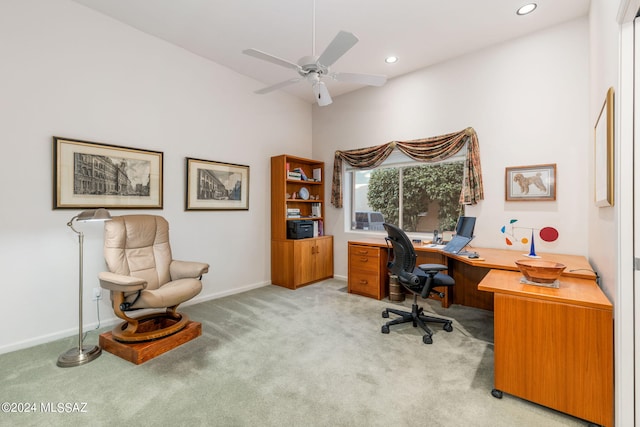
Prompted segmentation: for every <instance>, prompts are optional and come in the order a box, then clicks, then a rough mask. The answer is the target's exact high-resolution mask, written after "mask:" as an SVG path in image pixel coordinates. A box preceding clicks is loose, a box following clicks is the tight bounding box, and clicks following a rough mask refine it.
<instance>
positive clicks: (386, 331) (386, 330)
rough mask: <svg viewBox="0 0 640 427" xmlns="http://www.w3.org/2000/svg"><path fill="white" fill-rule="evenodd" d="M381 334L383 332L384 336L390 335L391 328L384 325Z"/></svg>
mask: <svg viewBox="0 0 640 427" xmlns="http://www.w3.org/2000/svg"><path fill="white" fill-rule="evenodd" d="M387 317H389V316H388V315H387ZM380 332H382V333H383V334H388V333H389V327H388V326H387V325H382V330H381V331H380Z"/></svg>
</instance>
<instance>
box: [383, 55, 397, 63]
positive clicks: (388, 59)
mask: <svg viewBox="0 0 640 427" xmlns="http://www.w3.org/2000/svg"><path fill="white" fill-rule="evenodd" d="M384 62H386V63H387V64H393V63H395V62H398V57H397V56H387V57H386V58H385V59H384Z"/></svg>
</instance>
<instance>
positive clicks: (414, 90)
mask: <svg viewBox="0 0 640 427" xmlns="http://www.w3.org/2000/svg"><path fill="white" fill-rule="evenodd" d="M588 58H589V33H588V20H587V18H586V17H585V18H582V19H578V20H574V21H571V22H568V23H565V24H562V25H559V26H555V27H552V28H550V29H547V30H545V31H541V32H538V33H536V34H533V35H530V36H527V37H523V38H519V39H516V40H513V41H510V42H507V43H503V44H500V45H496V46H494V47H491V48H488V49H485V50H482V51H479V52H476V53H472V54H469V55H465V56H462V57H459V58H456V59H453V60H451V61H448V62H445V63H442V64H439V65H436V66H433V67H430V68H427V69H424V70H421V71H418V72H415V73H412V74H409V75H406V76H402V77H398V78H395V79H393V80H391V81H389V82H388V83H387V84H386V85H385V86H384V87H382V88H368V89H365V90H361V91H358V92H354V93H351V94H347V95H343V96H340V97H336V99H335V100H334V101H335V102H334V104H332V105H331V106H330V107H325V108H318V107H314V112H313V155H314V157H315V158H318V159H321V160H323V161H325V162H326V163H327V169H329V170H331V168H332V167H333V157H334V152H335V150H348V149H352V148H359V147H368V146H373V145H378V144H382V143H385V142H388V141H391V140H398V139H399V140H402V139H415V138H423V137H429V136H435V135H441V134H444V133H449V132H455V131H459V130H462V129H464V128H466V127H468V126H472V127H473V128H475V130H476V132H477V134H478V138H479V143H480V155H481V163H482V172H483V180H484V190H485V200H483V201H481V202H480V203H479V204H478V205H476V206H473V207H469V208H467V211H466V212H467V214H468V215H472V216H477V217H478V221H477V224H476V229H475V234H476V235H477V237H476V240H475V241H474V244H475V245H477V246H484V247H497V248H506V245H505V244H504V236H503V235H502V234H501V232H500V228H501V227H502V226H503V225H504V224H507V223H508V221H509V219H511V218H516V219H518V220H519V222H520V224H522V225H523V226H525V225H526V226H528V227H533V228H538V229H539V228H541V227H544V226H553V227H555V228H556V229H558V231H559V234H560V237H559V239H558V240H557V241H556V242H554V243H545V242H541V241H540V240H538V241H537V242H536V243H537V246H536V249H537V251H538V252H545V251H548V252H558V253H573V254H580V255H586V254H587V213H586V212H587V204H588V199H589V191H590V189H591V187H592V182H591V181H590V180H588V178H587V176H588V175H587V172H588V170H587V167H586V166H585V165H586V164H587V161H588V159H589V153H590V152H591V150H592V149H593V148H592V146H591V142H590V141H591V134H590V132H589V127H588V121H589V95H588V94H589V81H588V70H589V68H588V67H589V60H588ZM543 163H556V164H557V180H558V183H557V200H556V201H555V202H505V201H504V187H505V184H504V176H505V167H508V166H521V165H534V164H543ZM329 185H330V183H327V186H328V188H327V191H328V190H329ZM327 194H329V192H327ZM345 210H346V209H345ZM345 210H343V209H335V208H333V207H330V206H329V205H328V206H327V209H326V213H327V221H326V223H327V224H326V226H325V229H326V230H327V232H328V233H331V234H334V236H335V254H336V256H335V273H336V275H337V276H346V275H347V255H346V250H347V241H348V240H353V239H357V238H358V237H359V236H361V234H357V233H353V232H348V231H347V232H345V229H344V227H345V226H344V214H345ZM524 249H528V247H525V248H524ZM518 250H522V248H518Z"/></svg>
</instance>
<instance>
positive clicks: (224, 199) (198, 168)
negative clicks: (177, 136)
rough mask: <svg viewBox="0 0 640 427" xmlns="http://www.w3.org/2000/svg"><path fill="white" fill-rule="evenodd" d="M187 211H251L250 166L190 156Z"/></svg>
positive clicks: (188, 162) (188, 160)
mask: <svg viewBox="0 0 640 427" xmlns="http://www.w3.org/2000/svg"><path fill="white" fill-rule="evenodd" d="M185 204H186V205H185V209H186V210H188V211H191V210H204V211H207V210H208V211H211V210H248V209H249V166H245V165H237V164H233V163H222V162H214V161H211V160H201V159H193V158H189V157H187V190H186V200H185Z"/></svg>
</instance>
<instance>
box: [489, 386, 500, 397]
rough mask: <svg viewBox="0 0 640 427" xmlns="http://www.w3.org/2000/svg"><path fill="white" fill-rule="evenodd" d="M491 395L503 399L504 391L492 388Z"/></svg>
mask: <svg viewBox="0 0 640 427" xmlns="http://www.w3.org/2000/svg"><path fill="white" fill-rule="evenodd" d="M491 396H493V397H495V398H496V399H502V392H501V391H500V390H498V389H495V388H494V389H493V390H491Z"/></svg>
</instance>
